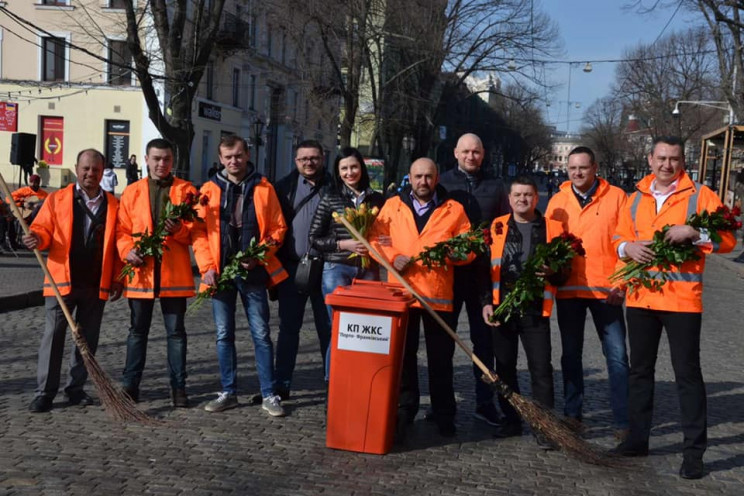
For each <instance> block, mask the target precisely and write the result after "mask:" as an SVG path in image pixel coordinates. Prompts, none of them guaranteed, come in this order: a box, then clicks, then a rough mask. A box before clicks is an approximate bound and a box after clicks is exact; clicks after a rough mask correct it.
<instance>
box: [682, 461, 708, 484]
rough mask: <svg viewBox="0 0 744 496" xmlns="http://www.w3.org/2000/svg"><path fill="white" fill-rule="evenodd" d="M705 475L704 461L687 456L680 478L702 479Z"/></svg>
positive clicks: (683, 462)
mask: <svg viewBox="0 0 744 496" xmlns="http://www.w3.org/2000/svg"><path fill="white" fill-rule="evenodd" d="M703 475H705V465H703V459H702V458H699V457H696V456H685V457H684V460H683V461H682V466H681V467H679V476H680V477H682V478H683V479H702V477H703Z"/></svg>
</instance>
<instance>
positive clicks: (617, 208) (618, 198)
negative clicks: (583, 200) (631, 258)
mask: <svg viewBox="0 0 744 496" xmlns="http://www.w3.org/2000/svg"><path fill="white" fill-rule="evenodd" d="M597 179H598V180H599V185H598V186H597V191H596V192H595V193H594V196H593V197H592V200H591V202H589V204H588V205H586V206H585V207H584V208H581V205H579V200H578V199H577V198H576V194H575V193H574V191H573V188H572V186H571V181H566V182H564V183H563V184H562V185H561V187H560V190H559V191H558V192H557V193H556V194H555V195H554V196H553V197H552V198H551V199H550V202H549V203H548V208H547V210H546V211H545V217H546V218H548V219H553V220H557V221H559V222H560V223H561V224H562V225H563V230H564V231H566V232H570V233H571V234H573V235H575V236H577V237H579V238H581V241H582V245H583V246H584V250H586V256H585V257H574V259H573V262H572V263H571V275H570V276H569V278H568V281H566V284H565V285H563V286H560V287H558V292H557V294H556V298H559V299H561V298H594V299H602V300H603V299H605V298H607V295H608V294H609V293H610V291H611V290H612V286H613V285H612V284H610V281H609V276H610V275H611V274H612V273H613V272H614V271H615V269H616V268H617V250H616V249H615V247H614V246H613V244H612V236H613V234H615V227H616V226H617V220H618V217H619V215H620V212H621V210H622V208H623V206H624V205H625V201H626V200H627V195H626V194H625V192H624V191H623V190H621V189H620V188H617V187H615V186H612V185H610V183H608V182H607V181H606V180H604V179H602V178H597Z"/></svg>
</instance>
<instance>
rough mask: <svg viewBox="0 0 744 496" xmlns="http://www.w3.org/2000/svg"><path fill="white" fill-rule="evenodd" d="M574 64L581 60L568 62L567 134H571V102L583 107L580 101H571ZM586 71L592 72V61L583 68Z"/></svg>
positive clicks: (577, 106)
mask: <svg viewBox="0 0 744 496" xmlns="http://www.w3.org/2000/svg"><path fill="white" fill-rule="evenodd" d="M574 64H577V65H578V64H579V62H569V63H568V98H566V134H571V103H575V104H576V108H579V107H581V105H580V104H579V103H578V102H571V70H572V69H573V65H574ZM583 71H584V72H586V73H589V72H592V63H591V62H587V63H586V65H585V66H584V69H583Z"/></svg>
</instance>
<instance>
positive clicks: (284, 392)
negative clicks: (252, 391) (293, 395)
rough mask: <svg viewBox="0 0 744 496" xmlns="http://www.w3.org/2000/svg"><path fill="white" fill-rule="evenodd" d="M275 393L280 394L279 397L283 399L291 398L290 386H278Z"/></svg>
mask: <svg viewBox="0 0 744 496" xmlns="http://www.w3.org/2000/svg"><path fill="white" fill-rule="evenodd" d="M274 393H275V394H276V395H277V396H279V399H280V400H282V401H287V400H288V399H289V388H284V387H278V388H276V391H274ZM261 399H263V398H261Z"/></svg>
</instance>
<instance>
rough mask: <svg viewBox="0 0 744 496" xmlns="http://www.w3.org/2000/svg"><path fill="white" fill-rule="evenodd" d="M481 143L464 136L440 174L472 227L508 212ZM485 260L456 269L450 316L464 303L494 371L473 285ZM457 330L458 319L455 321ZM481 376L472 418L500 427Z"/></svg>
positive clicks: (477, 347) (477, 346)
mask: <svg viewBox="0 0 744 496" xmlns="http://www.w3.org/2000/svg"><path fill="white" fill-rule="evenodd" d="M483 157H484V150H483V143H482V142H481V140H480V138H479V137H478V136H477V135H475V134H470V133H468V134H463V135H462V136H461V137H460V139H459V140H458V141H457V146H456V147H455V158H456V159H457V167H455V168H453V169H450V170H448V171H447V172H445V173H444V174H442V176H441V178H440V184H441V185H442V186H444V188H445V189H446V190H447V192H448V193H449V195H450V197H451V198H452V199H454V200H456V201H458V202H459V203H461V204H462V206H463V207H464V208H465V213H466V214H467V216H468V220H470V225H471V226H474V227H475V226H478V225H480V224H482V223H487V225H489V226H490V225H491V222H492V221H493V219H495V218H496V217H499V216H501V215H504V214H507V213H509V211H510V209H509V200H508V198H507V196H506V192H505V191H504V185H503V183H502V182H501V181H500V180H499V179H496V178H493V177H487V176H486V175H485V174H484V172H483V170H482V169H481V165H482V163H483ZM487 264H488V257H487V256H486V257H480V258H479V259H478V260H476V261H475V262H473V263H472V264H470V265H464V266H459V267H455V299H454V308H453V314H454V315H455V316H457V315H459V314H460V311H461V310H462V307H463V304H464V305H465V309H466V311H467V313H468V322H469V324H470V340H471V341H472V343H473V352H474V353H475V355H476V356H477V357H478V358H480V359H481V361H482V362H483V363H484V364H486V366H488V367H489V368H490V369H491V370H493V366H494V364H493V345H492V339H491V329H490V328H489V327H488V326H487V325H486V324H485V322H483V317H482V316H481V305H480V301H479V295H478V290H477V289H478V288H477V287H476V286H475V285H474V284H473V281H474V280H476V274H477V272H478V270H479V268H482V267H487ZM453 321H454V322H455V328H454V330H457V327H456V326H457V318H454V319H453ZM482 374H483V373H482V372H481V371H480V369H479V368H478V367H477V366H475V365H474V366H473V375H474V376H475V403H476V407H475V414H474V415H475V417H476V418H477V419H480V420H483V421H485V422H487V423H488V424H490V425H493V426H497V425H499V417H500V415H499V412H498V410H497V409H496V406H495V405H494V402H493V391H492V390H491V388H490V387H489V386H488V385H486V384H485V383H484V382H483V381H481V379H480V377H481V375H482Z"/></svg>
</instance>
